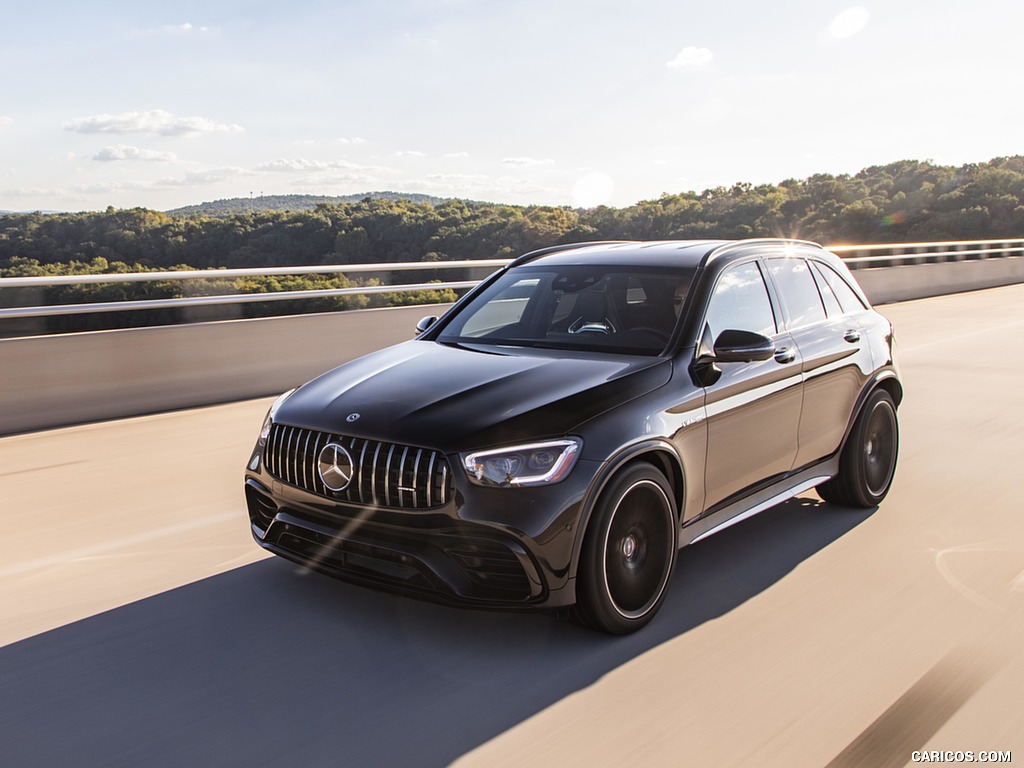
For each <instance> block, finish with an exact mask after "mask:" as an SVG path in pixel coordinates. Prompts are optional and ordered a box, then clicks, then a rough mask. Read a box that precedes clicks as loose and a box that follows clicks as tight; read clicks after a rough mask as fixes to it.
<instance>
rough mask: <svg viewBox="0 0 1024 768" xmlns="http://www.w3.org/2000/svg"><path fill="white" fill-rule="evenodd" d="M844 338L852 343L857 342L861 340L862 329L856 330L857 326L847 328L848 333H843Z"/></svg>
mask: <svg viewBox="0 0 1024 768" xmlns="http://www.w3.org/2000/svg"><path fill="white" fill-rule="evenodd" d="M843 338H844V339H846V340H847V341H848V342H850V343H851V344H856V343H857V342H858V341H860V331H858V330H856V329H855V328H849V329H847V331H846V333H844V334H843Z"/></svg>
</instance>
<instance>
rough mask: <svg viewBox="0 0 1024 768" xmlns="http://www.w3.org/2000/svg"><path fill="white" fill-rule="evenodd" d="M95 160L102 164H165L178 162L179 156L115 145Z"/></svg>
mask: <svg viewBox="0 0 1024 768" xmlns="http://www.w3.org/2000/svg"><path fill="white" fill-rule="evenodd" d="M92 159H93V160H99V161H101V162H113V161H116V160H155V161H159V162H165V163H173V162H176V161H177V160H178V156H177V155H175V154H174V153H173V152H157V151H155V150H152V149H139V148H138V147H129V146H126V145H124V144H115V145H114V146H112V147H104V148H103V149H101V150H100V151H99V152H97V153H96V154H95V155H93V158H92Z"/></svg>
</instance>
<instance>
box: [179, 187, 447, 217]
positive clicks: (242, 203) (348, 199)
mask: <svg viewBox="0 0 1024 768" xmlns="http://www.w3.org/2000/svg"><path fill="white" fill-rule="evenodd" d="M367 198H369V199H371V200H407V201H409V202H411V203H427V204H429V205H440V204H441V203H443V202H445V201H446V200H447V199H448V198H444V197H434V196H433V195H420V194H414V193H406V192H368V193H364V194H360V195H341V196H332V195H263V194H261V195H259V197H232V198H229V199H227V200H214V201H212V202H208V203H199V204H198V205H186V206H184V207H182V208H175V209H173V210H170V211H167V215H168V216H210V217H225V216H238V215H244V214H249V213H266V212H267V211H281V212H284V213H291V212H298V211H312V210H314V209H315V208H316V207H317V206H318V205H340V204H342V203H357V202H359V201H360V200H365V199H367Z"/></svg>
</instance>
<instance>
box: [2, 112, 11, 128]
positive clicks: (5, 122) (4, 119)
mask: <svg viewBox="0 0 1024 768" xmlns="http://www.w3.org/2000/svg"><path fill="white" fill-rule="evenodd" d="M8 125H14V118H13V117H8V116H7V115H0V128H6V127H7V126H8Z"/></svg>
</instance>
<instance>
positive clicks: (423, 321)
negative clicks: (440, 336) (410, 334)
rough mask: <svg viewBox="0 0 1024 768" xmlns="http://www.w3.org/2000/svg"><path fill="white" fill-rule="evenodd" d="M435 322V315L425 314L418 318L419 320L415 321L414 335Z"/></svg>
mask: <svg viewBox="0 0 1024 768" xmlns="http://www.w3.org/2000/svg"><path fill="white" fill-rule="evenodd" d="M436 322H437V315H427V316H426V317H422V318H420V321H419V322H418V323H416V335H417V336H419V335H420V334H421V333H423V332H424V331H425V330H427V328H429V327H430V326H432V325H433V324H434V323H436Z"/></svg>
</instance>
